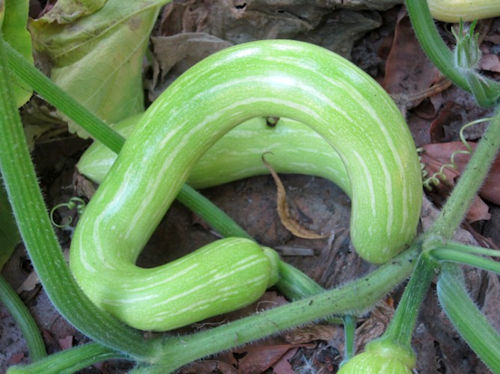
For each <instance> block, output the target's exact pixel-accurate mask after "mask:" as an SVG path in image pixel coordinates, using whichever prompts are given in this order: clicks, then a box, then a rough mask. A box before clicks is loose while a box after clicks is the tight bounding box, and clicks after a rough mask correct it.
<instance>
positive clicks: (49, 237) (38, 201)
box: [0, 34, 154, 360]
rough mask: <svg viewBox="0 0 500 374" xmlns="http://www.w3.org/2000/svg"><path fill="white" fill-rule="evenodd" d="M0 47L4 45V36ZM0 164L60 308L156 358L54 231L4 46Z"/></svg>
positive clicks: (76, 321) (96, 333)
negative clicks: (90, 293)
mask: <svg viewBox="0 0 500 374" xmlns="http://www.w3.org/2000/svg"><path fill="white" fill-rule="evenodd" d="M0 42H1V43H0V45H5V44H4V43H3V39H2V37H1V34H0ZM0 133H1V134H2V136H0V168H1V173H2V175H3V178H4V181H5V186H6V190H7V194H8V196H9V200H10V203H11V205H12V210H13V212H14V216H15V217H16V221H17V224H18V227H19V232H20V233H21V236H22V238H23V241H24V243H25V245H26V249H27V251H28V253H29V255H30V258H31V261H32V263H33V266H34V267H35V270H36V272H37V274H38V276H39V277H40V279H42V280H43V286H44V288H45V291H46V292H47V295H48V296H49V298H50V299H51V301H52V302H53V304H54V305H55V306H56V308H57V309H58V310H59V312H60V313H61V314H62V315H63V316H64V317H65V318H66V319H67V320H68V321H69V322H70V323H71V324H73V325H74V326H75V327H76V328H78V329H79V330H80V331H82V332H83V333H84V334H85V335H87V336H89V337H91V338H92V339H94V340H96V341H98V342H102V343H104V344H106V345H108V346H110V347H113V348H114V349H117V350H119V351H126V352H129V353H130V354H131V355H132V356H134V357H135V358H137V359H140V360H152V359H153V358H152V355H153V354H154V352H151V349H150V347H147V346H146V345H144V342H143V338H142V334H141V333H140V332H138V331H136V330H133V329H132V328H129V327H127V326H125V325H124V324H122V323H121V322H119V321H118V320H117V319H115V318H113V317H112V316H111V315H109V314H107V313H104V312H103V311H101V310H100V309H98V308H97V307H96V306H95V305H94V304H93V303H92V302H91V301H90V300H89V299H88V298H87V297H86V296H85V295H84V294H83V292H82V291H81V289H80V288H79V287H78V285H77V284H76V281H75V280H74V278H73V277H72V275H71V273H70V272H69V269H68V267H67V265H66V262H65V260H64V257H63V255H62V249H61V247H60V245H59V242H58V240H57V237H56V235H55V233H54V231H53V230H52V226H51V223H50V220H49V218H48V215H47V209H46V207H45V204H44V201H43V197H42V194H41V192H40V189H39V187H38V181H37V178H36V174H35V171H34V168H33V164H32V163H31V157H30V154H29V151H28V146H27V144H26V140H25V137H24V131H23V127H22V124H21V119H20V117H19V113H18V112H17V108H16V106H15V103H14V102H13V100H12V97H11V96H10V82H9V75H8V70H7V59H6V56H5V49H4V48H0Z"/></svg>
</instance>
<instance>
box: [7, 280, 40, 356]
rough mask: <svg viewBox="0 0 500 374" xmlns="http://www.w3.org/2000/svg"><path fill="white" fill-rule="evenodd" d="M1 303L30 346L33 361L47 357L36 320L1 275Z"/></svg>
mask: <svg viewBox="0 0 500 374" xmlns="http://www.w3.org/2000/svg"><path fill="white" fill-rule="evenodd" d="M0 301H1V302H2V303H3V304H4V305H5V306H6V307H7V310H8V311H9V312H10V314H11V315H12V317H14V320H15V321H16V323H17V325H18V326H19V328H20V329H21V332H22V333H23V336H24V339H25V340H26V345H27V346H28V350H29V353H30V358H31V361H38V360H40V359H42V358H44V357H45V356H47V352H46V351H45V343H44V342H43V339H42V335H41V334H40V330H39V328H38V326H37V324H36V322H35V320H34V319H33V317H32V316H31V314H30V311H29V310H28V308H27V307H26V305H24V303H23V301H22V300H21V298H20V297H19V296H18V295H17V293H16V291H14V290H13V289H12V287H11V286H10V284H9V283H8V282H7V280H6V279H5V278H4V277H3V276H2V275H0Z"/></svg>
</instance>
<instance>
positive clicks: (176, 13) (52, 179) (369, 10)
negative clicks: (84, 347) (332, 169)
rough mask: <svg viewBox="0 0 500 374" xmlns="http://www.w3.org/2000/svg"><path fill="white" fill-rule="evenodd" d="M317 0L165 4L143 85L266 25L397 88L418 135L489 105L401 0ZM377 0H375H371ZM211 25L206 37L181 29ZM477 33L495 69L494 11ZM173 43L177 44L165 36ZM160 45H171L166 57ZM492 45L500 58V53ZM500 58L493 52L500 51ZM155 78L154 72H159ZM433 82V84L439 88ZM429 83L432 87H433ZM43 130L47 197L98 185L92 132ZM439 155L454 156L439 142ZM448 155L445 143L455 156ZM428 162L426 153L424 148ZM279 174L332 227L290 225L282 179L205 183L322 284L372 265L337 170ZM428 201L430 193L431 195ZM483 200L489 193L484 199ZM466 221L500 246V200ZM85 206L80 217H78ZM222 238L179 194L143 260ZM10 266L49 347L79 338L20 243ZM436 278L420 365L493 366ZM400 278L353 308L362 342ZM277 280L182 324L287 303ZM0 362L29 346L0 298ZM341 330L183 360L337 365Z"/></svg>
mask: <svg viewBox="0 0 500 374" xmlns="http://www.w3.org/2000/svg"><path fill="white" fill-rule="evenodd" d="M324 3H325V2H323V1H310V2H306V1H300V0H288V1H281V2H276V1H271V0H254V1H246V2H243V1H238V0H234V1H229V0H224V1H219V2H217V1H202V0H182V1H175V2H174V5H173V6H169V7H167V8H166V9H164V10H163V11H162V12H161V15H160V18H159V19H158V22H157V25H156V27H155V29H154V32H153V34H154V36H155V38H154V39H153V42H152V43H151V48H152V49H153V50H154V52H155V53H156V54H155V56H156V57H157V59H158V61H159V66H160V71H161V73H160V74H159V75H158V76H157V77H156V78H155V79H151V76H152V75H153V74H154V73H153V72H152V70H151V69H149V70H147V71H146V72H145V76H146V77H147V81H146V96H147V98H148V100H152V99H154V98H155V97H157V96H158V94H159V93H160V92H161V91H162V90H163V89H164V88H165V87H166V86H167V85H168V84H169V83H170V82H171V81H173V80H174V79H175V77H176V76H178V75H179V74H180V73H181V72H182V71H184V70H185V69H186V68H187V67H189V66H190V65H191V64H193V63H194V62H196V61H198V60H199V59H200V58H202V57H204V56H205V55H208V54H210V53H212V52H214V51H215V50H218V49H220V48H223V47H225V46H227V45H230V44H234V43H239V42H243V41H248V40H255V39H263V38H293V39H299V40H305V41H310V42H314V43H317V44H320V45H322V46H325V47H327V48H329V49H331V50H334V51H336V52H338V53H340V54H342V55H343V56H346V57H348V58H350V59H351V60H352V61H353V62H354V63H355V64H357V65H358V66H360V67H361V68H362V69H364V70H365V71H366V72H368V73H369V74H370V75H371V76H373V77H374V78H375V79H376V80H377V81H379V82H380V83H381V84H382V85H383V86H384V88H386V90H387V91H388V92H389V93H390V94H391V95H392V96H393V98H394V99H395V101H396V102H397V103H398V105H399V107H400V108H401V110H402V112H403V113H404V115H405V116H406V118H407V121H408V124H409V126H410V129H411V131H412V134H413V136H414V139H415V142H416V144H417V146H419V147H423V146H426V145H428V144H431V143H444V142H451V141H454V140H457V134H458V131H459V129H460V127H461V126H462V125H463V124H465V123H466V122H468V121H470V120H473V119H476V118H480V117H484V116H487V115H488V114H491V112H489V111H488V110H485V109H481V108H479V107H477V106H476V105H475V104H474V102H473V100H472V99H471V97H470V96H469V95H468V94H465V93H464V92H463V91H460V90H459V89H457V88H453V87H447V88H445V89H444V90H442V91H440V89H439V87H441V89H442V88H443V87H446V83H445V84H443V83H442V82H443V80H442V78H441V77H440V76H439V74H438V73H437V71H436V70H435V68H433V67H432V65H431V64H430V63H429V62H427V60H426V58H425V56H424V55H423V53H422V52H421V50H420V49H419V47H418V45H417V43H416V41H415V39H414V36H413V33H412V31H411V27H410V24H409V20H408V17H407V15H406V13H405V10H404V8H403V7H402V6H401V5H400V4H398V3H399V2H398V1H381V2H378V4H377V5H375V6H373V5H372V4H371V3H372V2H370V1H366V2H363V1H352V2H349V1H345V2H344V3H345V6H344V7H343V8H340V7H336V6H334V5H332V4H330V5H329V6H326V5H324ZM375 3H377V2H375ZM439 27H440V29H441V31H442V33H443V36H444V37H445V38H446V39H447V40H449V41H450V42H451V40H452V39H451V36H450V35H451V33H450V32H449V26H447V25H444V24H439ZM188 32H190V33H192V32H196V33H204V34H209V35H211V36H212V37H216V38H217V40H214V39H212V38H211V37H207V41H206V43H203V44H202V45H201V46H200V44H197V43H199V42H196V41H193V39H191V38H190V36H189V35H187V34H186V33H188ZM479 32H480V33H481V37H482V39H483V43H482V51H483V60H482V62H481V65H480V67H481V69H482V70H483V71H484V73H485V74H487V75H489V76H491V77H495V78H498V77H500V62H499V61H498V56H499V53H500V47H499V46H500V20H499V19H496V20H490V21H481V22H480V24H479ZM179 43H183V45H185V47H184V48H179V50H177V52H176V54H175V55H174V56H173V57H170V60H168V61H166V59H167V57H165V56H164V55H163V54H165V53H168V51H170V50H171V48H172V46H173V45H180V44H179ZM169 48H170V49H169ZM162 56H163V57H162ZM495 57H496V60H495ZM495 61H496V62H495ZM153 81H155V83H154V84H153V83H151V82H153ZM436 84H438V89H436ZM430 87H433V88H434V89H433V90H430V91H429V88H430ZM32 101H33V102H32V103H30V104H28V106H26V107H25V108H23V116H24V117H25V118H26V117H29V115H30V110H31V109H32V108H34V107H36V106H40V105H41V100H40V99H34V100H32ZM57 126H58V127H57V129H58V130H54V129H52V130H51V132H50V133H49V134H42V135H41V136H40V137H38V138H37V139H36V141H35V146H34V150H33V159H34V161H35V164H36V167H37V172H38V174H39V177H40V183H41V186H42V188H43V192H44V196H45V197H46V202H47V206H48V207H52V206H54V205H56V204H58V203H60V202H66V201H67V200H68V199H69V198H70V197H72V196H83V197H88V196H89V195H90V194H91V193H92V190H93V189H94V188H95V186H94V185H92V184H91V183H90V182H89V181H87V180H85V179H84V177H83V176H81V175H79V174H78V172H77V171H76V170H75V166H74V165H75V163H76V162H77V161H78V158H79V156H80V155H81V153H82V152H83V151H84V149H85V148H86V147H88V145H89V144H90V141H89V140H82V139H79V138H77V137H76V136H75V135H74V134H68V133H67V132H66V131H65V128H64V127H62V126H61V125H57ZM483 129H484V127H482V126H477V127H473V129H472V131H470V132H468V133H466V134H467V137H468V139H469V140H471V141H474V140H477V139H478V138H479V137H480V136H481V134H482V131H483ZM429 157H431V158H433V159H440V157H441V158H443V157H444V159H446V157H447V156H446V155H445V156H443V155H442V154H440V153H439V154H435V153H433V154H431V155H430V156H429ZM448 157H449V156H448ZM427 162H428V164H431V162H430V161H427ZM499 171H500V169H497V170H493V172H497V173H498V172H499ZM282 181H283V183H284V185H285V188H286V191H287V197H288V201H289V204H290V206H291V208H292V211H293V213H294V215H295V216H296V218H297V219H298V220H299V221H300V222H301V223H302V224H303V225H304V226H307V227H309V228H311V229H313V230H315V231H318V232H323V233H329V234H330V235H329V237H327V238H325V239H316V240H306V239H300V238H297V237H295V236H294V235H293V234H291V233H290V232H289V231H287V230H286V229H285V228H284V226H283V225H282V224H281V222H280V219H279V217H278V215H277V212H276V186H275V184H274V182H273V179H272V178H271V177H270V176H260V177H254V178H249V179H245V180H241V181H238V182H233V183H229V184H225V185H222V186H218V187H215V188H211V189H207V190H204V191H202V192H203V194H204V195H205V196H206V197H208V198H209V199H210V200H212V201H213V202H214V203H215V204H216V205H218V206H219V207H220V208H222V209H223V210H224V211H226V212H227V213H228V214H229V215H230V216H231V217H233V218H234V219H235V220H236V221H237V222H238V223H239V224H240V225H241V226H242V227H244V228H245V229H246V230H247V231H248V232H249V233H250V234H251V235H252V236H253V237H254V238H255V239H256V240H257V241H259V242H260V243H262V244H265V245H267V246H271V247H273V248H276V249H277V250H278V251H279V252H280V253H281V255H282V258H283V259H284V260H285V261H287V262H289V263H291V264H293V265H295V266H297V267H298V268H300V269H301V270H303V271H304V272H306V273H307V274H308V275H310V276H311V277H312V278H313V279H315V280H316V281H317V282H319V283H320V284H321V285H322V286H323V287H326V288H332V287H335V286H338V285H340V284H343V283H345V282H346V281H348V280H351V279H354V278H356V277H358V276H360V275H362V274H365V273H367V272H368V271H370V270H371V269H373V266H371V265H369V264H367V263H366V262H364V261H362V260H361V259H360V258H359V257H358V256H357V255H356V254H355V252H354V250H353V248H352V247H351V244H350V240H349V215H350V213H349V212H350V201H349V198H348V197H347V196H346V195H345V194H344V193H343V192H342V191H341V190H340V189H339V188H338V187H336V186H335V185H333V184H332V183H331V182H329V181H326V180H323V179H321V178H316V177H306V176H299V175H284V176H282ZM445 193H446V191H445V189H435V190H434V191H433V192H432V193H429V194H428V198H429V202H428V203H427V204H426V205H425V209H424V210H423V218H422V226H423V227H425V226H426V225H428V224H429V222H431V221H432V217H433V215H434V214H435V209H436V208H435V207H434V205H433V203H434V204H435V205H436V206H439V204H441V203H442V201H443V199H444V194H445ZM432 202H433V203H432ZM481 204H484V205H481ZM468 218H469V221H468V222H466V223H465V224H464V229H465V230H466V231H464V232H461V235H462V236H463V237H467V238H468V239H469V240H476V241H477V243H479V244H480V245H484V246H489V247H492V248H496V247H497V246H498V245H500V230H499V225H500V207H499V206H498V205H496V204H494V203H492V202H491V201H488V200H484V201H482V202H478V203H477V207H476V211H475V212H474V213H471V216H469V217H468ZM76 219H77V217H76V216H75V221H76ZM58 234H59V236H60V241H61V243H62V245H63V247H64V248H65V249H66V250H68V248H69V243H70V240H71V230H59V231H58ZM217 238H218V235H217V234H216V233H215V232H213V231H212V230H211V229H210V228H209V227H208V226H207V225H206V224H205V223H204V222H203V221H202V220H201V219H199V218H198V217H197V216H195V215H194V214H193V213H191V212H189V211H188V210H187V209H186V208H184V207H183V206H181V205H180V204H178V203H174V204H173V206H172V207H171V209H170V210H169V212H168V213H167V214H166V216H165V218H164V220H163V222H162V224H161V225H160V226H159V227H158V229H157V231H156V232H155V234H154V236H153V237H152V238H151V240H150V242H149V244H148V246H147V248H146V249H145V251H144V253H143V254H142V255H141V258H140V260H139V263H140V264H141V265H143V266H152V265H154V264H159V263H164V262H167V261H170V260H172V259H173V258H177V257H179V256H182V255H183V254H186V253H188V252H190V251H192V250H194V249H196V248H199V247H200V246H201V245H203V244H205V243H208V242H211V241H213V240H215V239H217ZM3 274H4V275H5V277H6V278H7V279H8V280H9V281H10V282H11V284H12V286H13V287H14V288H15V289H17V290H18V292H19V293H20V295H21V297H22V299H23V300H24V302H25V303H26V304H27V305H28V306H29V308H30V310H31V311H32V313H33V315H34V316H35V318H36V320H37V322H38V324H39V326H40V328H41V329H42V331H43V336H44V339H45V341H46V344H47V347H48V350H49V352H55V351H58V350H60V349H64V348H68V347H71V346H75V345H78V344H80V343H82V342H85V341H86V338H85V337H84V336H82V335H81V334H80V333H79V332H77V331H76V330H75V329H74V328H73V327H71V326H69V325H68V324H67V323H66V322H65V321H64V320H63V318H62V317H60V316H59V315H58V313H57V311H55V310H54V308H53V307H52V305H51V304H50V301H49V300H48V299H47V296H46V295H45V293H44V291H43V288H42V287H41V285H40V284H39V283H38V282H37V279H36V276H35V275H34V274H33V272H32V267H31V265H30V261H29V258H28V256H27V254H26V252H25V251H24V248H23V246H22V245H19V246H18V248H17V249H16V251H15V253H14V255H13V256H12V258H11V260H10V261H9V263H8V264H7V265H6V266H5V268H4V269H3ZM467 279H468V285H469V289H470V294H471V296H472V297H473V298H474V300H475V301H476V303H477V305H478V306H479V307H480V308H481V309H482V310H483V312H484V313H485V314H486V315H487V316H488V317H489V319H490V320H491V321H492V323H493V324H494V325H495V326H496V328H497V329H500V316H499V315H498V310H500V297H499V296H500V284H499V278H498V277H497V276H495V275H492V274H488V273H485V272H481V271H477V270H473V269H468V271H467ZM434 289H435V288H434V286H433V287H432V289H431V290H430V292H429V293H428V295H427V299H426V300H425V302H424V305H423V308H422V310H421V315H420V318H419V322H418V324H417V328H416V330H415V334H414V342H413V346H414V348H415V350H416V352H417V356H418V361H417V368H416V369H415V372H416V373H422V374H427V373H429V374H433V373H477V374H481V373H489V371H488V369H486V368H485V367H484V365H483V364H482V363H481V362H480V361H479V360H478V359H477V357H476V356H475V355H474V353H472V352H471V351H470V350H469V348H468V347H467V345H466V344H465V343H464V342H463V341H462V340H461V339H460V337H459V335H458V333H456V332H455V330H454V329H453V326H452V325H451V323H450V322H448V320H447V319H446V316H445V315H444V313H443V312H442V311H441V309H440V307H439V303H438V301H437V298H436V294H435V291H434ZM401 292H402V289H401V288H399V289H396V290H395V291H394V292H392V293H391V294H390V295H388V296H387V298H386V300H384V301H382V302H381V303H380V304H379V305H377V307H376V308H374V309H373V310H372V311H371V312H370V313H368V314H367V315H366V316H365V317H364V318H363V319H361V320H359V321H358V327H357V342H356V346H357V349H362V347H363V345H364V343H365V342H367V341H369V340H371V339H373V338H374V337H377V336H379V335H380V334H381V333H382V332H383V330H384V328H385V326H386V325H387V323H388V321H389V320H390V316H391V315H392V313H393V311H394V306H395V305H397V301H398V300H399V297H400V295H401ZM286 302H287V301H286V299H285V298H284V297H283V296H281V295H279V293H278V292H277V291H276V290H274V289H270V290H269V291H268V292H267V293H266V295H265V296H264V297H263V299H261V300H260V301H259V302H257V303H256V304H254V305H252V306H250V307H248V308H245V310H243V311H238V312H235V313H232V314H231V315H228V316H222V317H219V318H214V319H211V320H210V321H204V322H203V323H199V324H195V325H194V326H191V327H189V328H185V329H183V331H196V330H199V329H204V328H207V327H209V326H212V325H214V324H219V323H223V322H224V321H227V320H230V319H233V318H238V317H240V316H242V315H245V314H246V313H251V312H255V311H258V310H262V309H265V308H268V307H270V306H275V305H280V304H282V303H286ZM0 316H1V321H0V372H3V371H4V370H5V368H6V367H8V366H9V365H11V364H15V363H20V362H26V360H27V356H28V353H27V348H26V346H25V344H24V342H23V338H22V336H21V334H20V333H19V331H18V329H17V328H16V326H15V324H14V322H13V320H12V318H11V317H10V316H9V314H8V312H7V311H6V309H5V308H4V307H3V306H0ZM342 355H343V332H342V328H341V327H338V326H330V325H327V324H325V323H319V324H315V325H308V326H303V327H300V328H298V329H295V330H291V331H287V332H286V333H285V334H283V335H280V336H275V337H272V338H269V339H266V340H263V341H259V342H258V343H255V344H252V345H250V346H247V347H242V348H238V349H237V350H236V351H233V352H225V353H223V354H220V355H217V356H214V357H210V358H209V359H208V360H205V361H202V362H198V363H195V364H192V365H190V366H188V367H186V368H183V369H181V370H180V372H181V373H212V372H213V373H273V372H275V373H278V374H280V373H281V374H285V373H293V372H295V373H335V372H337V369H338V365H339V363H340V362H341V361H342ZM129 368H130V365H129V364H128V363H126V362H116V361H110V362H106V363H102V364H100V365H98V366H96V367H92V368H88V369H85V370H83V371H82V373H123V372H126V371H127V370H128V369H129Z"/></svg>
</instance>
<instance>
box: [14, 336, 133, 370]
mask: <svg viewBox="0 0 500 374" xmlns="http://www.w3.org/2000/svg"><path fill="white" fill-rule="evenodd" d="M127 358H128V357H127V356H125V355H123V354H121V353H118V352H116V351H113V350H111V349H109V348H106V347H104V346H102V345H100V344H97V343H88V344H84V345H79V346H77V347H74V348H70V349H66V350H64V351H61V352H57V353H54V354H52V355H50V356H49V357H46V358H44V359H42V360H40V361H37V362H36V363H34V364H31V365H24V366H23V365H18V366H12V367H11V368H9V369H8V370H7V374H39V373H43V374H71V373H74V372H76V371H78V370H80V369H83V368H85V367H87V366H89V365H92V364H95V363H97V362H101V361H104V360H111V359H127Z"/></svg>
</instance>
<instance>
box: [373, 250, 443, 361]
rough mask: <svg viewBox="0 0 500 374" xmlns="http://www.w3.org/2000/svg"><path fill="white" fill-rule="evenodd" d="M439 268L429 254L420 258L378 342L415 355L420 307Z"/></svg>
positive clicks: (423, 254)
mask: <svg viewBox="0 0 500 374" xmlns="http://www.w3.org/2000/svg"><path fill="white" fill-rule="evenodd" d="M438 267H439V264H438V263H437V262H436V261H434V260H433V259H432V258H431V257H430V256H428V255H427V253H425V252H424V253H422V254H421V255H420V256H419V258H418V260H417V264H416V266H415V270H414V271H413V273H412V276H411V278H410V280H409V282H408V285H407V286H406V288H405V291H404V293H403V296H402V297H401V300H400V302H399V304H398V307H397V308H396V312H395V313H394V316H393V318H392V320H391V322H390V324H389V326H388V327H387V330H386V331H385V333H384V334H383V335H382V336H381V337H380V338H379V339H377V341H379V342H384V341H387V342H390V343H392V344H394V345H397V346H399V347H401V348H402V349H405V350H406V351H407V352H408V353H409V354H410V355H413V349H412V348H411V339H412V335H413V329H414V328H415V324H416V322H417V317H418V312H419V310H420V306H421V305H422V302H423V301H424V298H425V295H426V294H427V290H428V289H429V286H430V285H431V282H432V279H433V278H434V275H435V274H436V273H435V272H436V269H437V268H438Z"/></svg>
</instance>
